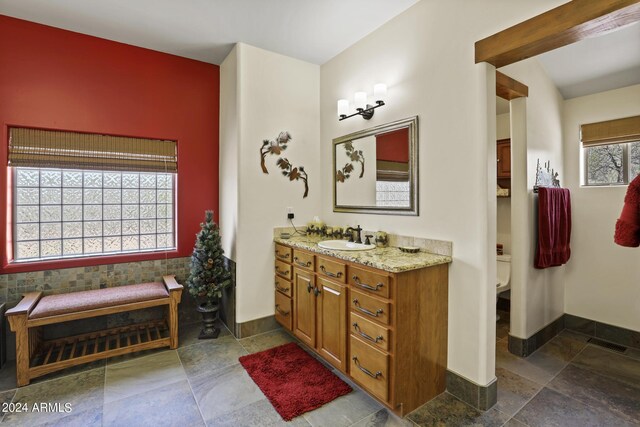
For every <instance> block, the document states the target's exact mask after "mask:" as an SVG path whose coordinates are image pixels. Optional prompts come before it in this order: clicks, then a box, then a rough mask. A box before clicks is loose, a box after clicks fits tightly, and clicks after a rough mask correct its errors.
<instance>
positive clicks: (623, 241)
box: [613, 175, 640, 248]
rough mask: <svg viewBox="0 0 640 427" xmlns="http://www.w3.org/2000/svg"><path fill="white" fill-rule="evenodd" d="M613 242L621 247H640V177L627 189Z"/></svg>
mask: <svg viewBox="0 0 640 427" xmlns="http://www.w3.org/2000/svg"><path fill="white" fill-rule="evenodd" d="M613 240H614V241H615V242H616V243H617V244H619V245H620V246H628V247H630V248H637V247H638V246H640V175H638V176H637V177H636V178H635V179H634V180H633V181H631V184H629V188H627V195H626V196H625V197H624V207H623V208H622V213H621V214H620V218H619V219H618V221H617V222H616V233H615V235H614V237H613Z"/></svg>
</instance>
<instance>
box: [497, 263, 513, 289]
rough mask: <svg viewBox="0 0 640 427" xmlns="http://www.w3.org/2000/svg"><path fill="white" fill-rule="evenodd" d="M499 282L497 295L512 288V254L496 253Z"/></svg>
mask: <svg viewBox="0 0 640 427" xmlns="http://www.w3.org/2000/svg"><path fill="white" fill-rule="evenodd" d="M496 261H497V263H496V264H497V273H498V274H497V276H498V284H497V287H496V298H497V295H499V294H500V293H502V292H504V291H508V290H509V289H511V255H496Z"/></svg>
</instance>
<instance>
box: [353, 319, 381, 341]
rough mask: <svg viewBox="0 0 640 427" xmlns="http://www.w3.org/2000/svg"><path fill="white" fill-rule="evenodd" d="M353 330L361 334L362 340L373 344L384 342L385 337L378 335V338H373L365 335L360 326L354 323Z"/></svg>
mask: <svg viewBox="0 0 640 427" xmlns="http://www.w3.org/2000/svg"><path fill="white" fill-rule="evenodd" d="M353 329H355V331H356V332H357V333H358V334H360V336H361V337H362V338H364V339H365V340H369V341H371V342H372V343H375V344H378V343H379V342H380V341H384V337H383V336H382V335H378V336H377V337H375V338H373V337H372V336H370V335H367V334H365V333H364V332H362V331H361V330H360V326H358V324H357V323H355V322H354V323H353Z"/></svg>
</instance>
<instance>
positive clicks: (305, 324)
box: [293, 267, 316, 347]
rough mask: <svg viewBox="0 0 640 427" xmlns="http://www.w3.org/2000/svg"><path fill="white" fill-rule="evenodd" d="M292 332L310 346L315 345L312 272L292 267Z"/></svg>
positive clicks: (314, 306)
mask: <svg viewBox="0 0 640 427" xmlns="http://www.w3.org/2000/svg"><path fill="white" fill-rule="evenodd" d="M293 288H294V290H293V300H294V304H293V305H294V315H293V333H294V334H295V336H296V337H298V338H299V339H300V341H302V342H304V343H305V344H307V345H308V346H310V347H315V345H316V295H315V292H314V290H315V276H314V275H313V273H310V272H307V271H304V270H301V269H299V268H297V267H296V268H294V269H293Z"/></svg>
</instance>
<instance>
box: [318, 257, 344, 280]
mask: <svg viewBox="0 0 640 427" xmlns="http://www.w3.org/2000/svg"><path fill="white" fill-rule="evenodd" d="M317 271H318V275H319V276H321V277H329V278H331V279H333V280H336V281H338V282H341V283H344V282H345V279H346V276H347V266H346V265H344V264H342V263H340V262H336V261H332V260H329V259H326V258H322V257H318V268H317Z"/></svg>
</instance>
